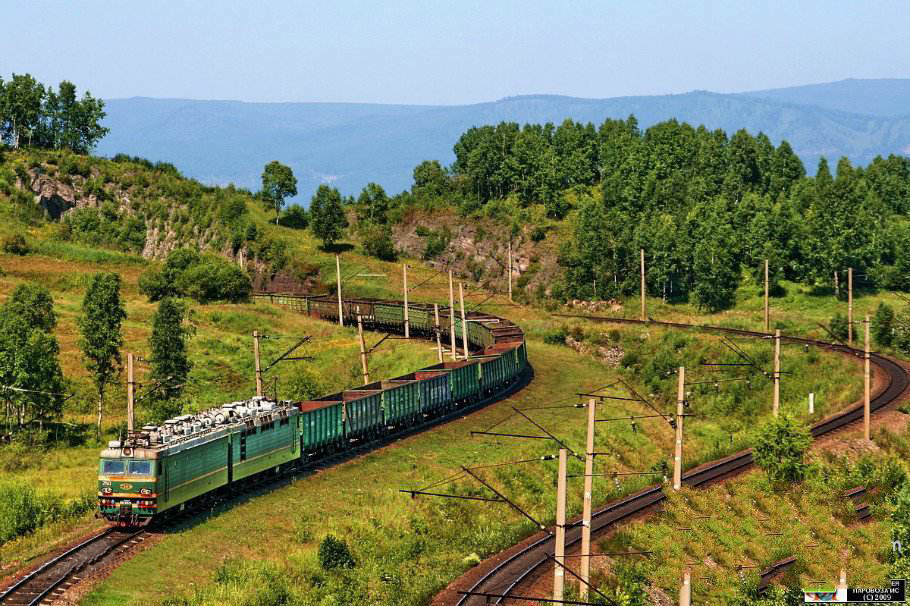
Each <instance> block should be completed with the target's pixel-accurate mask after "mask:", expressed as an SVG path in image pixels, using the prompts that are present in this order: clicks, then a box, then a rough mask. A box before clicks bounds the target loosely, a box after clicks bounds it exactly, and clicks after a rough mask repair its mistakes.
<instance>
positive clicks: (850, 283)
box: [847, 267, 853, 347]
mask: <svg viewBox="0 0 910 606" xmlns="http://www.w3.org/2000/svg"><path fill="white" fill-rule="evenodd" d="M847 345H849V346H850V347H853V268H852V267H848V268H847Z"/></svg>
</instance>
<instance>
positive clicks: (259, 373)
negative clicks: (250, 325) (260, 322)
mask: <svg viewBox="0 0 910 606" xmlns="http://www.w3.org/2000/svg"><path fill="white" fill-rule="evenodd" d="M253 361H254V362H255V364H256V395H257V396H261V395H262V365H261V363H260V361H259V331H258V330H254V331H253Z"/></svg>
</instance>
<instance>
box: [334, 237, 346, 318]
mask: <svg viewBox="0 0 910 606" xmlns="http://www.w3.org/2000/svg"><path fill="white" fill-rule="evenodd" d="M335 275H336V276H337V282H338V324H339V325H340V326H344V308H343V307H342V306H341V257H340V256H339V255H335Z"/></svg>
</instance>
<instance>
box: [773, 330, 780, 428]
mask: <svg viewBox="0 0 910 606" xmlns="http://www.w3.org/2000/svg"><path fill="white" fill-rule="evenodd" d="M772 412H773V413H774V416H775V417H777V415H778V414H779V413H780V329H778V330H775V331H774V403H773V406H772Z"/></svg>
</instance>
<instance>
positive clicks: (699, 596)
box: [593, 429, 910, 604]
mask: <svg viewBox="0 0 910 606" xmlns="http://www.w3.org/2000/svg"><path fill="white" fill-rule="evenodd" d="M874 439H875V441H876V443H877V444H880V445H882V446H883V451H882V452H880V453H878V454H877V455H876V458H875V459H869V458H866V459H860V460H859V461H857V460H856V459H855V458H854V459H853V460H850V459H847V458H845V457H841V456H838V455H834V454H831V453H830V452H821V453H820V452H815V454H814V455H813V456H812V459H813V461H814V462H813V464H812V465H811V466H810V468H809V476H808V478H807V479H806V480H805V481H804V482H802V483H800V484H796V485H790V486H788V487H780V486H776V487H775V486H772V485H771V484H769V482H768V480H767V478H766V477H765V475H764V473H763V472H761V471H758V470H756V471H751V472H749V473H748V474H746V475H745V476H743V477H741V478H737V479H734V480H728V481H727V482H724V483H723V484H722V485H717V486H713V487H710V488H708V489H705V490H698V491H695V490H690V489H685V488H684V489H683V490H682V491H680V492H678V493H676V492H673V491H667V494H668V499H667V502H666V505H665V506H664V507H663V509H662V510H661V511H660V513H659V514H656V515H654V516H650V517H648V518H646V519H643V520H638V521H635V522H632V523H631V524H626V525H624V526H623V527H621V528H620V529H618V530H617V531H615V532H613V533H611V535H610V536H609V537H607V538H604V539H601V540H600V541H597V542H596V543H597V546H596V549H597V550H599V551H603V552H617V551H651V552H653V553H652V555H650V556H649V557H648V558H647V559H645V560H643V561H641V562H640V563H639V564H638V567H639V568H640V569H641V570H643V572H644V573H645V575H646V577H647V578H648V579H649V580H650V581H651V582H652V583H653V584H654V585H655V586H657V587H658V588H660V589H661V590H663V591H665V592H666V593H667V594H669V595H675V594H676V592H677V591H678V589H679V582H680V579H681V576H682V572H683V570H684V568H685V566H686V564H689V565H691V566H692V568H693V577H694V578H693V600H694V601H698V602H703V603H717V604H720V603H726V602H728V601H732V600H734V599H736V598H737V597H739V596H740V594H741V593H742V591H743V588H746V587H750V586H751V587H754V586H755V584H756V583H757V582H758V577H759V574H760V572H761V571H762V570H764V569H766V568H767V567H768V566H770V565H771V564H772V563H774V562H776V561H778V560H781V559H783V558H786V557H790V556H796V558H797V561H796V564H795V565H794V566H793V568H791V569H790V570H789V571H788V572H787V573H785V574H784V576H783V578H782V579H780V580H779V582H781V583H783V584H785V585H787V586H795V587H803V588H807V587H824V586H829V587H830V586H831V585H833V583H835V582H836V581H837V579H838V576H839V571H840V568H841V566H843V567H844V568H845V569H846V571H847V578H848V581H849V584H850V586H851V587H859V586H867V587H877V586H884V584H885V583H886V582H887V581H888V579H889V571H888V555H889V550H890V543H889V541H888V540H887V537H889V536H890V521H889V518H888V515H889V511H890V505H889V502H888V497H889V495H890V494H891V487H890V486H889V484H888V483H887V482H886V481H885V480H883V478H885V477H888V473H886V472H885V471H884V470H886V469H889V470H891V472H889V473H893V470H895V469H903V472H902V473H906V458H905V456H906V452H907V448H908V443H910V434H908V432H907V430H906V429H904V430H902V431H901V432H900V433H899V434H893V433H890V432H888V431H887V430H880V431H878V432H876V435H875V436H874ZM885 457H887V459H886V458H885ZM891 477H893V476H891ZM857 485H863V486H866V487H867V488H869V489H871V488H873V487H875V486H878V488H877V491H876V493H875V494H874V495H873V494H871V493H870V494H869V495H868V496H867V497H865V500H866V502H870V503H871V509H872V512H873V516H872V518H871V519H870V520H867V521H866V522H862V523H860V522H858V521H857V520H856V514H855V512H854V511H853V503H852V501H850V500H848V499H845V498H844V497H843V492H844V491H845V490H846V489H849V488H852V487H854V486H857ZM683 529H688V530H683ZM847 554H849V556H848V555H847ZM625 560H627V559H626V558H603V559H601V558H598V559H597V560H595V562H596V563H595V564H594V566H593V568H594V570H595V578H597V579H598V580H599V583H600V584H601V585H602V586H604V587H609V586H611V585H612V584H613V583H614V580H613V578H612V571H613V570H614V569H616V568H617V567H621V566H623V565H624V563H625ZM741 566H742V567H745V568H743V569H742V570H741V571H740V568H739V567H741ZM740 576H741V579H740V578H738V577H740Z"/></svg>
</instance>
